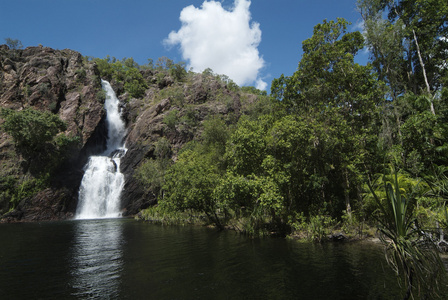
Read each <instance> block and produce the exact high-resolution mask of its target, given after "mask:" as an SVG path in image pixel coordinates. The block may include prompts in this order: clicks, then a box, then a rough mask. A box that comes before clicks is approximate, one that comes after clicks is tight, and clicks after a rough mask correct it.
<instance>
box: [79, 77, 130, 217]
mask: <svg viewBox="0 0 448 300" xmlns="http://www.w3.org/2000/svg"><path fill="white" fill-rule="evenodd" d="M101 84H102V87H103V90H104V91H105V92H106V102H105V104H104V107H105V109H106V123H107V148H106V151H105V152H104V153H103V154H102V155H99V156H91V157H90V158H89V161H88V163H87V165H86V166H85V167H84V169H85V173H84V177H83V178H82V181H81V187H80V189H79V199H78V207H77V209H76V216H75V217H76V219H97V218H117V217H119V216H120V194H121V191H122V190H123V186H124V175H123V174H122V173H121V172H120V158H121V157H122V156H123V155H124V154H125V153H126V148H125V146H124V144H123V140H124V137H125V135H126V129H125V124H124V122H123V120H122V119H121V112H120V107H119V100H118V98H117V96H116V95H115V92H114V90H113V89H112V87H111V86H110V84H109V82H107V81H104V80H101Z"/></svg>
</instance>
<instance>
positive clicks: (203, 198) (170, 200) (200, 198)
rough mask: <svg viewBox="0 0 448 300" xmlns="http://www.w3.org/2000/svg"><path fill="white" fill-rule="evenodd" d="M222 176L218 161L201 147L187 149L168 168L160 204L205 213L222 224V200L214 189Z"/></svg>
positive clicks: (217, 224)
mask: <svg viewBox="0 0 448 300" xmlns="http://www.w3.org/2000/svg"><path fill="white" fill-rule="evenodd" d="M219 179H220V174H219V170H218V167H217V165H216V164H215V163H214V162H213V161H212V160H211V159H210V156H208V155H207V154H205V153H201V151H200V150H198V149H194V148H193V149H186V150H184V151H183V152H182V153H181V154H179V157H178V159H177V161H176V163H175V164H173V165H172V166H171V167H170V168H169V169H168V170H167V172H166V175H165V185H164V186H163V189H164V190H165V196H164V198H163V199H162V200H161V201H159V205H162V206H164V207H167V208H168V209H171V210H174V211H189V210H192V211H196V212H201V213H204V214H205V215H206V216H207V217H208V219H209V220H210V221H211V222H212V223H214V224H215V225H216V226H218V228H222V227H223V225H222V222H221V219H220V217H219V216H218V213H217V210H218V208H219V207H218V203H217V201H216V199H215V197H214V196H213V191H214V189H215V187H216V186H217V184H218V182H219Z"/></svg>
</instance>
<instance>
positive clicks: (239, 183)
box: [141, 0, 448, 240]
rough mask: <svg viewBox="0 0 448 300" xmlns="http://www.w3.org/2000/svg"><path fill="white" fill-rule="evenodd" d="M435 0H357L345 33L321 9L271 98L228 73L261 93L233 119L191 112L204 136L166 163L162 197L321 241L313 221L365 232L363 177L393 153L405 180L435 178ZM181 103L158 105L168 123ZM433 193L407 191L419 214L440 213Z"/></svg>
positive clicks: (430, 218) (441, 119) (438, 102)
mask: <svg viewBox="0 0 448 300" xmlns="http://www.w3.org/2000/svg"><path fill="white" fill-rule="evenodd" d="M433 2H434V1H429V0H428V1H398V2H390V1H380V0H378V1H377V0H365V1H359V7H360V11H361V13H362V16H363V17H364V19H365V24H366V25H365V26H366V31H365V35H363V34H361V33H360V32H356V31H355V32H348V31H347V28H348V25H349V24H348V23H347V22H346V21H345V20H343V19H337V20H336V21H327V20H324V21H323V23H322V24H318V25H316V27H315V28H314V34H313V36H312V37H311V38H310V39H308V40H306V41H304V42H303V56H302V58H301V60H300V62H299V64H298V68H297V71H296V72H295V73H294V74H292V75H291V76H284V75H282V76H280V77H279V78H277V79H274V80H273V82H272V87H271V95H270V97H268V96H267V95H266V94H265V93H262V92H260V91H256V89H254V88H251V87H243V88H239V87H237V86H234V84H232V82H228V84H227V86H228V88H229V89H232V91H234V92H236V93H238V94H239V95H240V97H244V95H245V93H251V94H253V95H257V97H258V100H257V101H256V102H255V104H254V105H253V106H251V107H247V110H246V111H245V112H244V115H243V116H242V117H240V118H239V120H238V121H237V122H236V123H235V122H233V121H230V119H227V120H225V122H222V121H223V120H220V118H215V119H212V120H209V121H208V122H204V124H197V123H195V122H193V121H191V124H193V125H192V126H201V127H202V129H201V130H202V137H201V139H200V140H198V141H195V142H193V143H192V144H189V145H188V146H186V147H185V148H184V150H183V151H181V153H180V154H179V155H178V157H177V160H176V162H175V163H174V164H172V165H171V166H168V167H167V168H166V169H164V174H165V176H164V181H163V184H159V185H158V186H159V187H161V192H160V193H158V195H159V198H158V199H159V206H161V207H163V210H164V211H170V209H169V208H171V211H184V212H186V211H188V212H190V213H191V214H194V213H195V212H196V213H203V214H204V215H205V216H206V217H207V218H208V219H209V220H210V221H211V222H213V223H215V224H217V225H218V226H231V227H233V228H236V229H239V230H242V231H245V232H248V233H251V234H257V233H261V234H263V233H267V232H277V233H281V234H285V233H286V234H288V233H294V231H295V230H301V231H307V232H308V234H307V235H308V236H311V237H312V238H313V239H314V238H316V239H318V240H319V239H320V238H321V237H322V236H323V235H325V233H324V232H325V231H323V230H322V228H321V227H319V224H322V223H325V224H327V226H336V228H339V230H341V229H342V230H344V229H346V230H349V228H351V229H352V230H354V231H355V232H356V234H362V233H363V232H362V228H363V224H364V223H370V224H371V225H373V224H376V223H377V222H378V221H377V220H376V219H375V218H372V215H374V212H375V211H376V210H377V209H378V207H377V205H376V202H375V201H374V200H373V198H372V196H371V194H370V191H369V189H368V187H367V185H366V182H368V180H369V177H372V176H376V175H375V174H378V173H388V169H389V165H390V164H391V163H392V164H393V165H395V166H396V167H397V168H398V169H401V170H405V171H406V174H407V178H409V179H412V180H414V181H419V180H420V181H421V180H422V178H423V177H424V178H426V179H425V180H429V181H437V180H438V179H437V178H439V177H437V176H436V175H435V171H436V170H439V169H440V167H443V166H446V165H447V163H448V161H447V159H446V157H447V156H446V154H447V152H446V149H448V147H447V146H446V145H447V144H446V143H447V133H448V132H447V127H446V119H447V117H448V115H447V113H448V111H447V105H446V100H447V96H448V92H447V87H446V83H447V81H448V76H447V72H446V70H447V67H446V65H444V60H443V59H445V61H446V54H447V51H448V50H447V49H448V47H447V41H446V40H445V39H444V38H443V36H444V34H445V33H446V27H447V25H446V22H445V21H444V18H443V14H441V13H439V12H438V11H436V10H435V8H433V7H432V5H433V4H434V5H435V6H434V7H436V8H437V9H439V10H441V11H445V10H446V6H447V5H444V4H441V3H440V2H437V3H433ZM419 7H425V10H424V11H421V10H420V8H419ZM385 12H387V13H389V16H388V18H387V19H383V16H387V13H385ZM445 15H446V14H445ZM429 19H430V20H434V22H429V21H427V20H429ZM403 24H404V25H403ZM425 26H427V28H426V29H425ZM427 34H428V35H427ZM397 37H399V38H397ZM365 45H367V46H368V47H369V50H370V51H371V52H370V54H371V62H370V63H369V64H368V65H366V66H362V65H359V64H358V63H356V62H355V60H354V57H355V56H356V54H357V53H358V52H359V51H360V50H361V49H362V48H363V47H364V46H365ZM436 57H437V59H435V60H434V61H432V60H430V58H436ZM157 65H158V68H160V69H163V68H165V69H166V68H168V69H169V68H171V66H172V62H170V61H167V60H161V61H159V62H158V63H157ZM423 71H424V72H423ZM425 74H426V75H425ZM210 75H213V74H212V72H211V70H206V71H204V72H203V76H204V78H207V76H210ZM222 81H224V82H226V78H224V77H223V78H222ZM427 83H428V84H429V88H428V84H427ZM166 90H167V91H168V90H169V91H171V93H172V95H170V99H179V100H176V101H178V102H175V103H180V104H182V103H184V101H185V99H184V98H182V97H178V96H175V95H176V94H175V88H174V87H172V88H170V89H166ZM224 99H225V97H224ZM226 101H227V100H226ZM182 105H183V104H182ZM179 107H182V106H179ZM180 114H181V113H180V112H178V111H177V110H173V111H171V112H170V113H169V114H167V115H165V118H164V122H165V124H166V125H167V127H168V128H171V130H178V129H179V126H180V124H182V120H181V118H185V116H183V117H181V116H180ZM191 118H192V119H193V120H194V116H193V115H192V116H191ZM155 161H157V159H155ZM151 164H154V166H155V164H156V163H155V162H152V163H151ZM152 169H153V170H154V169H157V168H155V167H154V168H152ZM141 170H143V169H141ZM142 172H143V171H142ZM143 173H144V172H143ZM442 173H443V172H442ZM428 178H430V179H428ZM369 195H370V196H369ZM439 200H440V195H436V194H435V193H429V190H428V189H426V190H425V191H423V192H422V193H420V194H419V195H418V196H416V198H415V201H416V207H418V210H416V211H415V215H416V218H417V219H418V220H419V221H420V223H419V224H422V225H425V226H435V225H436V222H437V221H441V218H440V216H442V215H443V214H442V213H441V212H443V211H444V210H443V209H442V208H441V205H440V203H441V202H440V201H439ZM159 209H160V208H159ZM161 210H162V209H160V211H161ZM356 224H357V225H356ZM440 224H442V223H440ZM355 228H356V229H355ZM347 233H350V232H347ZM351 233H352V234H353V233H354V232H351Z"/></svg>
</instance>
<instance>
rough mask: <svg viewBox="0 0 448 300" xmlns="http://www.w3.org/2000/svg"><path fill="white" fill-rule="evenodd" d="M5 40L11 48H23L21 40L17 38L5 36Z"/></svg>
mask: <svg viewBox="0 0 448 300" xmlns="http://www.w3.org/2000/svg"><path fill="white" fill-rule="evenodd" d="M5 42H6V45H7V46H8V47H9V49H11V50H18V49H22V48H23V45H22V42H21V41H19V40H17V39H11V38H5Z"/></svg>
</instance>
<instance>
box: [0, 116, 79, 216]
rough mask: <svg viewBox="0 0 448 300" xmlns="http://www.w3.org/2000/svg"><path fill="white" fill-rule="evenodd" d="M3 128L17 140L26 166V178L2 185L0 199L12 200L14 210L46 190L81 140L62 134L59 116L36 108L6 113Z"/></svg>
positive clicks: (9, 177)
mask: <svg viewBox="0 0 448 300" xmlns="http://www.w3.org/2000/svg"><path fill="white" fill-rule="evenodd" d="M0 116H1V117H2V119H3V120H4V121H3V123H2V125H1V128H2V130H4V131H5V132H7V133H8V134H9V135H10V136H11V137H12V138H13V140H14V143H15V146H16V149H17V150H18V152H19V153H21V154H22V156H23V157H24V159H25V160H26V163H25V164H24V165H23V166H24V167H25V170H24V172H25V173H27V172H29V174H26V175H25V176H24V177H23V178H17V177H15V176H12V175H7V176H6V177H4V178H2V180H1V181H0V197H2V198H5V199H10V202H11V206H10V207H11V208H14V207H15V206H16V205H17V204H18V202H19V201H21V200H23V199H24V198H26V197H29V196H31V195H33V194H35V193H37V192H38V191H40V190H42V189H43V188H45V187H46V186H47V185H48V183H49V179H50V177H51V176H52V175H53V173H54V171H56V170H57V168H58V167H59V166H60V165H61V163H63V162H64V160H66V159H67V158H68V157H69V155H70V150H71V149H73V148H76V147H77V145H78V141H79V139H78V137H68V136H66V135H65V134H64V133H61V131H64V130H65V129H66V125H65V123H64V122H63V121H62V120H61V119H60V118H59V117H58V116H57V115H55V114H52V113H50V112H41V111H38V110H34V109H32V108H26V109H24V110H21V111H15V110H11V109H4V108H3V109H2V110H1V112H0Z"/></svg>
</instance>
